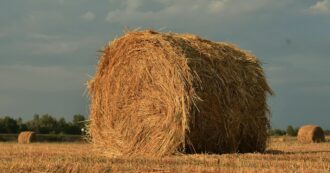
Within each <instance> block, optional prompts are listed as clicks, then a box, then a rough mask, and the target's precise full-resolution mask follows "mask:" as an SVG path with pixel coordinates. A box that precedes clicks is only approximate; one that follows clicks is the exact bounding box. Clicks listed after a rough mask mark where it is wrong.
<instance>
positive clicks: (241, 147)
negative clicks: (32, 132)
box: [88, 30, 271, 156]
mask: <svg viewBox="0 0 330 173" xmlns="http://www.w3.org/2000/svg"><path fill="white" fill-rule="evenodd" d="M88 84H89V85H88V86H89V93H90V97H91V106H90V118H91V122H90V127H89V133H90V136H91V141H92V142H93V144H94V145H95V148H97V149H100V150H101V151H102V152H104V153H105V154H106V155H109V156H118V155H130V156H135V155H149V156H164V155H169V154H173V153H177V152H183V153H195V152H197V153H200V152H206V153H232V152H255V151H257V152H259V151H264V150H265V147H266V141H267V130H268V128H269V116H268V112H269V111H268V106H267V103H266V97H267V94H269V93H271V89H270V87H269V86H268V84H267V82H266V79H265V76H264V72H263V69H262V68H261V65H260V62H259V61H258V60H257V59H256V57H255V56H253V55H252V54H250V53H248V52H246V51H242V50H240V49H239V48H237V47H235V46H233V45H230V44H226V43H216V42H211V41H208V40H204V39H201V38H199V37H198V36H195V35H190V34H182V35H180V34H175V33H158V32H155V31H150V30H147V31H138V32H130V33H127V34H125V35H123V36H122V37H120V38H118V39H115V40H114V41H113V42H112V43H109V44H108V45H106V46H105V48H104V50H103V53H102V55H101V57H100V60H99V64H98V68H97V72H96V75H95V76H94V78H92V79H91V80H90V81H89V82H88Z"/></svg>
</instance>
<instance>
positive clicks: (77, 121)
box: [70, 114, 86, 134]
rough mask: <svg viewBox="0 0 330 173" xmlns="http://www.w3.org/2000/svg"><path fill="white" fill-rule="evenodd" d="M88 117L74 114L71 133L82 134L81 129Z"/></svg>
mask: <svg viewBox="0 0 330 173" xmlns="http://www.w3.org/2000/svg"><path fill="white" fill-rule="evenodd" d="M85 124H86V119H85V117H84V116H83V115H81V114H76V115H74V116H73V120H72V124H71V128H70V133H71V134H81V129H82V128H85Z"/></svg>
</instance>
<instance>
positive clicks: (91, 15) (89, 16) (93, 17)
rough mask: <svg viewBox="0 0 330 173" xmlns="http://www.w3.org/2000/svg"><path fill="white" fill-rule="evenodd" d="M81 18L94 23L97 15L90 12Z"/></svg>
mask: <svg viewBox="0 0 330 173" xmlns="http://www.w3.org/2000/svg"><path fill="white" fill-rule="evenodd" d="M81 17H82V18H83V19H85V20H87V21H92V20H94V19H95V14H94V13H92V12H90V11H88V12H86V13H85V14H83V15H82V16H81Z"/></svg>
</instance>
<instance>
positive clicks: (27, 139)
mask: <svg viewBox="0 0 330 173" xmlns="http://www.w3.org/2000/svg"><path fill="white" fill-rule="evenodd" d="M17 141H18V143H19V144H29V143H32V142H35V141H36V134H35V132H32V131H23V132H21V133H20V134H19V135H18V139H17Z"/></svg>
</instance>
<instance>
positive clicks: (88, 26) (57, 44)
mask: <svg viewBox="0 0 330 173" xmlns="http://www.w3.org/2000/svg"><path fill="white" fill-rule="evenodd" d="M137 28H139V29H155V30H158V31H162V32H178V33H193V34H197V35H199V36H200V37H202V38H206V39H209V40H213V41H225V42H231V43H234V44H236V45H238V46H239V47H240V48H242V49H245V50H249V51H251V52H252V53H253V54H255V55H256V56H257V57H258V58H259V59H260V60H261V61H262V62H263V67H264V69H265V73H266V77H267V80H268V82H269V84H270V86H271V87H272V89H273V90H274V92H275V95H274V96H272V97H270V98H269V100H268V102H269V105H270V109H271V112H272V115H271V116H272V118H271V124H272V126H273V127H274V128H285V127H286V126H288V125H293V126H295V127H298V126H300V125H303V124H317V125H321V126H322V127H324V128H327V129H330V68H329V66H330V0H98V1H92V0H48V1H45V0H10V1H3V2H1V6H0V116H5V115H9V116H12V117H22V118H23V119H25V120H28V119H30V118H31V117H32V116H33V115H34V114H35V113H38V114H45V113H49V114H51V115H54V116H56V117H65V118H66V119H68V120H70V119H71V117H72V115H74V114H77V113H80V114H84V115H88V96H87V94H86V85H85V84H86V81H87V80H89V79H90V78H91V76H93V75H94V73H95V69H96V65H97V62H98V56H99V50H102V48H103V46H104V45H105V44H106V43H107V42H109V41H111V40H113V39H114V38H116V37H119V36H120V35H122V34H123V32H124V30H126V29H137Z"/></svg>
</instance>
